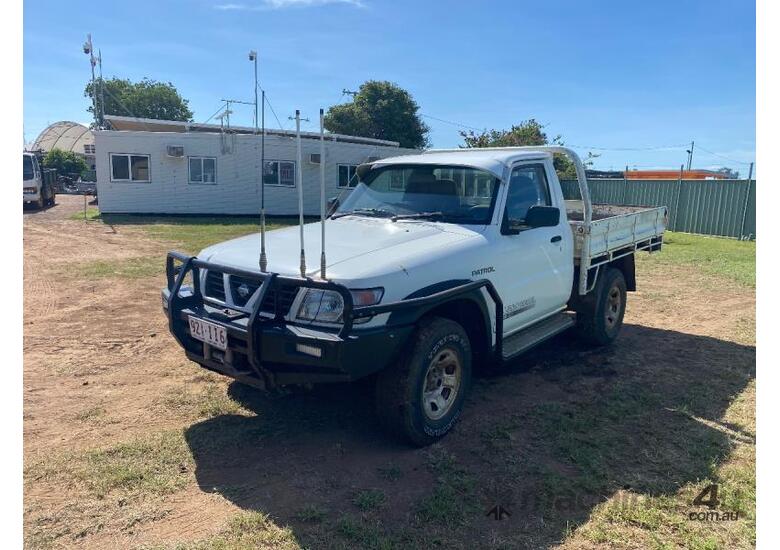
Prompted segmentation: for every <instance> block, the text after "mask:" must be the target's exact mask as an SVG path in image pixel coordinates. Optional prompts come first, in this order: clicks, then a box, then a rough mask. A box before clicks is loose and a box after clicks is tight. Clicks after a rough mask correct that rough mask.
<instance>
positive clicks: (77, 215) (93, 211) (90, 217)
mask: <svg viewBox="0 0 780 550" xmlns="http://www.w3.org/2000/svg"><path fill="white" fill-rule="evenodd" d="M68 219H69V220H76V221H82V222H83V221H84V210H83V209H82V210H79V211H78V212H74V213H73V214H71V215H70V216H68ZM97 219H100V210H98V209H97V208H95V207H94V206H88V207H87V221H94V220H97Z"/></svg>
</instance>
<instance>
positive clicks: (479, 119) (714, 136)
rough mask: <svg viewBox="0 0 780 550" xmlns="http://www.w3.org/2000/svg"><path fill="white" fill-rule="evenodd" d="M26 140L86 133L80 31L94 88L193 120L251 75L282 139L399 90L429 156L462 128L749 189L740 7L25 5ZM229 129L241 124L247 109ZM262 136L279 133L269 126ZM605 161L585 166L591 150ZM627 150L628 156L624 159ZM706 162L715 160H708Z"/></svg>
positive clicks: (751, 56) (358, 2) (750, 92)
mask: <svg viewBox="0 0 780 550" xmlns="http://www.w3.org/2000/svg"><path fill="white" fill-rule="evenodd" d="M24 9H25V13H24V134H25V135H24V137H25V139H26V140H27V141H33V140H34V139H35V137H36V136H37V134H38V132H40V131H41V130H42V129H43V128H45V126H46V125H47V124H48V123H50V122H55V121H58V120H75V121H79V122H86V121H88V120H89V115H88V113H87V112H86V110H85V109H86V108H87V106H88V101H87V99H86V98H84V97H83V93H82V92H83V88H84V84H85V82H86V80H87V79H88V78H89V63H88V59H87V56H85V55H84V54H83V53H82V51H81V45H82V43H83V42H84V39H85V36H86V33H87V32H91V33H92V37H93V41H94V43H95V47H96V48H100V49H101V50H102V53H103V71H104V75H105V76H106V77H111V76H119V77H123V78H130V79H141V78H143V77H150V78H153V79H156V80H161V81H170V82H172V83H174V84H175V85H176V86H177V87H178V88H179V90H180V91H181V93H182V94H183V95H184V97H186V98H188V99H189V100H190V107H191V108H192V110H193V111H194V113H195V120H196V121H204V120H205V119H207V118H208V117H209V116H210V115H212V113H214V112H215V111H216V110H217V109H218V108H219V106H220V99H221V98H234V99H242V100H251V99H252V94H253V85H252V72H251V63H250V62H249V61H248V60H247V52H248V51H249V50H250V49H257V50H258V51H259V53H260V80H261V83H262V85H263V86H264V87H265V89H266V90H267V93H268V97H269V100H270V102H271V105H272V106H273V108H274V110H275V111H276V112H277V114H278V115H279V118H280V119H281V122H282V124H283V125H284V126H286V127H288V128H289V127H290V126H291V123H290V121H288V120H287V116H288V115H290V114H292V113H293V112H294V110H295V109H296V108H300V109H301V111H302V113H303V115H304V116H308V117H309V118H311V120H312V122H311V123H309V124H308V125H304V129H308V130H315V129H316V124H315V121H316V118H317V113H318V110H319V108H320V107H321V106H322V107H325V108H327V107H329V106H330V105H333V104H334V103H337V102H340V101H345V100H347V98H346V97H344V96H343V95H342V93H341V91H342V89H344V88H347V89H353V90H354V89H356V88H357V87H358V86H359V85H360V83H362V82H363V81H365V80H367V79H382V80H391V81H393V82H396V83H398V84H399V85H401V86H403V87H404V88H406V89H408V90H409V91H410V92H411V93H412V94H413V96H414V97H415V99H416V100H417V102H418V103H419V105H420V107H421V112H422V113H424V114H425V115H428V117H436V118H426V119H425V121H426V122H427V123H428V124H429V126H430V127H431V130H432V132H431V139H432V142H433V145H434V146H436V147H453V146H456V145H458V144H459V143H461V142H462V140H461V139H460V136H459V135H458V131H459V130H461V129H463V128H461V127H459V126H456V125H453V124H448V123H445V122H441V121H439V120H436V119H442V120H446V121H451V122H457V123H460V124H464V125H467V126H472V127H475V128H508V127H509V126H510V125H511V124H513V123H517V122H519V121H522V120H524V119H527V118H532V117H533V118H536V119H538V120H539V121H541V122H542V123H544V124H546V125H547V131H548V133H549V135H556V134H561V135H562V136H563V138H564V141H565V142H566V143H567V144H569V145H572V146H577V147H578V148H580V150H581V152H583V153H584V152H587V151H588V150H594V152H598V153H601V157H600V158H598V159H597V161H596V165H595V166H596V167H597V168H602V169H610V168H614V169H622V168H623V167H624V166H625V165H627V164H628V165H630V166H631V167H634V166H637V167H675V166H677V167H679V165H680V164H681V163H682V162H684V161H685V160H686V156H687V155H686V153H685V146H684V144H686V143H688V142H690V141H691V140H695V141H696V153H695V155H694V167H699V168H711V167H715V166H724V165H725V166H730V167H732V168H735V169H739V170H740V171H741V172H742V174H743V176H744V175H746V171H747V166H746V165H745V163H748V162H750V161H752V160H754V157H755V6H754V5H753V4H752V3H751V2H744V1H742V2H740V1H736V0H734V1H704V0H701V1H687V0H678V1H667V0H655V1H653V2H641V3H640V2H627V1H625V0H623V1H610V0H605V1H600V2H582V1H574V0H571V1H570V0H559V1H556V2H540V1H536V2H524V1H519V0H517V1H506V2H500V1H483V2H474V1H470V2H465V1H464V2H459V1H452V2H433V1H430V2H425V1H420V0H418V1H416V2H412V1H407V0H394V1H390V0H189V1H165V0H157V1H154V2H152V1H148V0H134V1H133V2H81V1H67V2H59V1H40V0H39V1H35V2H33V1H26V2H25V3H24ZM235 110H236V114H235V115H234V119H233V120H234V121H235V123H237V124H245V125H251V124H252V110H251V107H241V106H238V107H236V109H235ZM266 120H267V122H268V124H269V126H276V125H277V124H276V121H275V119H274V117H273V115H272V114H271V113H270V112H268V113H267V117H266ZM595 147H598V148H603V149H606V150H598V151H596V150H595V149H592V148H595ZM627 149H628V150H627ZM718 155H719V156H718Z"/></svg>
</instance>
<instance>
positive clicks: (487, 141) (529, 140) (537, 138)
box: [460, 118, 598, 179]
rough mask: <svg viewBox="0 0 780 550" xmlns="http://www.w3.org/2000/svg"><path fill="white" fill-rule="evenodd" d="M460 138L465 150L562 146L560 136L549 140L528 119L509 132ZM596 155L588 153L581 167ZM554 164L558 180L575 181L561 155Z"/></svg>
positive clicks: (539, 125) (571, 168)
mask: <svg viewBox="0 0 780 550" xmlns="http://www.w3.org/2000/svg"><path fill="white" fill-rule="evenodd" d="M460 135H461V137H462V138H463V142H464V143H463V146H464V147H466V148H473V147H522V146H532V145H563V144H564V143H563V140H562V138H561V136H560V135H557V136H555V137H553V138H552V140H550V139H549V138H548V137H547V133H546V132H545V131H544V125H543V124H542V123H540V122H539V121H537V120H536V119H533V118H531V119H528V120H524V121H522V122H521V123H520V124H516V125H513V126H512V127H511V128H510V129H509V130H484V131H483V132H481V133H479V134H477V133H475V132H474V131H471V130H470V131H468V132H465V131H461V132H460ZM597 156H598V155H594V154H593V153H588V157H587V159H586V160H585V161H583V165H584V166H585V167H586V168H587V167H588V166H591V165H592V164H593V159H594V158H596V157H597ZM553 163H554V164H555V171H556V172H557V173H558V178H559V179H577V174H576V172H575V170H574V164H572V162H571V161H570V160H569V159H568V158H567V157H564V156H563V155H555V159H554V161H553Z"/></svg>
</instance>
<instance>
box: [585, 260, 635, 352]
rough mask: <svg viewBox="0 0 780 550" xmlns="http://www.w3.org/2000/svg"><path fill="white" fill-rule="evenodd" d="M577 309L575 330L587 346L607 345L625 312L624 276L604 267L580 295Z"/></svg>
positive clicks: (619, 272) (620, 324)
mask: <svg viewBox="0 0 780 550" xmlns="http://www.w3.org/2000/svg"><path fill="white" fill-rule="evenodd" d="M576 312H577V325H576V329H577V333H578V335H579V337H580V339H581V340H582V341H583V343H585V344H586V345H589V346H606V345H608V344H611V343H612V342H613V341H614V340H615V338H617V336H618V334H619V333H620V328H621V327H622V326H623V316H624V315H625V312H626V279H625V277H623V273H622V272H621V271H620V270H619V269H615V268H614V267H610V268H607V269H606V271H603V272H602V273H601V274H600V275H599V279H598V281H596V287H595V288H594V289H593V290H592V291H591V292H590V293H589V294H588V295H586V296H584V297H582V299H581V300H580V302H579V304H578V307H577V309H576Z"/></svg>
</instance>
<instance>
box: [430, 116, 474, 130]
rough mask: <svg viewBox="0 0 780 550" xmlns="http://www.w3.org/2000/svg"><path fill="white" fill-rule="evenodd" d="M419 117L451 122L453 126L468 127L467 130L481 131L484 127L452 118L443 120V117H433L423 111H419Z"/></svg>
mask: <svg viewBox="0 0 780 550" xmlns="http://www.w3.org/2000/svg"><path fill="white" fill-rule="evenodd" d="M420 116H421V117H425V118H430V119H432V120H438V121H439V122H443V123H444V124H452V125H453V126H460V127H461V128H468V129H469V130H477V131H478V132H481V131H482V130H484V128H476V127H474V126H469V125H468V124H461V123H460V122H453V121H452V120H444V119H443V118H439V117H435V116H432V115H426V114H424V113H420Z"/></svg>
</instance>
